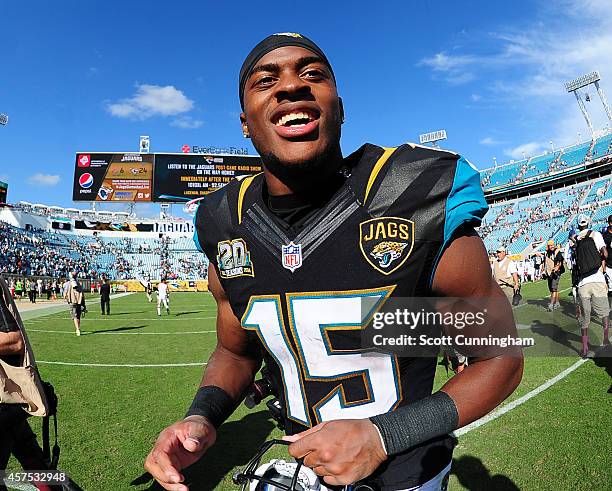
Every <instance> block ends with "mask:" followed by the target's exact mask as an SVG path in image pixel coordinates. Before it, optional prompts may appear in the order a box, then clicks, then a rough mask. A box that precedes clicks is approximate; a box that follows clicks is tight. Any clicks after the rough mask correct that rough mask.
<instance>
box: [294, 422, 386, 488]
mask: <svg viewBox="0 0 612 491" xmlns="http://www.w3.org/2000/svg"><path fill="white" fill-rule="evenodd" d="M284 439H285V440H288V441H291V442H293V443H292V444H291V445H290V446H289V454H290V455H291V456H293V457H295V458H300V457H304V465H305V466H306V467H310V468H311V469H312V470H313V471H314V472H315V473H316V474H317V475H319V476H322V477H323V480H324V481H325V482H326V483H327V484H331V485H337V486H341V485H346V484H352V483H355V482H357V481H359V480H361V479H363V478H365V477H368V476H369V475H370V474H372V473H373V472H374V471H375V470H376V469H377V468H378V466H379V465H380V464H381V463H382V462H384V461H385V460H386V458H387V455H386V453H385V451H384V449H383V446H382V442H381V439H380V435H379V434H378V430H377V429H376V427H375V426H374V424H372V422H371V421H370V420H369V419H341V420H336V421H328V422H326V423H321V424H319V425H317V426H315V427H313V428H310V429H308V430H306V431H304V432H302V433H298V434H297V435H292V436H286V437H284Z"/></svg>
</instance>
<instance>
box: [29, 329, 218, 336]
mask: <svg viewBox="0 0 612 491" xmlns="http://www.w3.org/2000/svg"><path fill="white" fill-rule="evenodd" d="M28 332H51V333H54V334H72V335H73V336H74V335H75V334H74V330H72V331H52V330H49V329H28ZM213 332H217V331H216V330H214V329H213V330H211V331H184V332H96V331H84V330H83V329H81V333H83V334H120V335H126V334H127V335H132V336H133V335H136V334H138V335H141V336H143V335H145V336H146V335H149V336H154V335H156V334H160V335H170V334H210V333H213Z"/></svg>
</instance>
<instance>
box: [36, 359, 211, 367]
mask: <svg viewBox="0 0 612 491" xmlns="http://www.w3.org/2000/svg"><path fill="white" fill-rule="evenodd" d="M36 363H40V364H42V365H68V366H72V367H103V368H107V367H125V368H157V367H198V366H200V367H201V366H204V365H206V362H204V361H198V362H195V363H152V364H142V365H139V364H134V363H125V364H119V363H72V362H67V361H44V360H36Z"/></svg>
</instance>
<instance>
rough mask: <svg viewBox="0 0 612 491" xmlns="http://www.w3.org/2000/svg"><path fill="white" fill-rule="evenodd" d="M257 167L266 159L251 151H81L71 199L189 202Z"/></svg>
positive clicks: (76, 160) (254, 170) (258, 170)
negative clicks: (189, 152)
mask: <svg viewBox="0 0 612 491" xmlns="http://www.w3.org/2000/svg"><path fill="white" fill-rule="evenodd" d="M258 172H261V159H260V158H259V157H257V156H249V155H200V154H171V153H158V154H152V153H91V152H90V153H85V152H79V153H77V154H76V159H75V172H74V183H73V188H72V199H73V201H107V202H111V201H114V202H117V201H123V202H154V203H160V202H161V203H178V202H185V201H189V200H192V199H196V198H200V197H202V196H205V195H206V194H208V193H210V192H212V191H214V190H215V189H218V188H220V187H222V186H224V185H226V184H227V183H228V182H229V181H231V180H232V179H233V178H235V177H240V176H245V175H253V174H256V173H258Z"/></svg>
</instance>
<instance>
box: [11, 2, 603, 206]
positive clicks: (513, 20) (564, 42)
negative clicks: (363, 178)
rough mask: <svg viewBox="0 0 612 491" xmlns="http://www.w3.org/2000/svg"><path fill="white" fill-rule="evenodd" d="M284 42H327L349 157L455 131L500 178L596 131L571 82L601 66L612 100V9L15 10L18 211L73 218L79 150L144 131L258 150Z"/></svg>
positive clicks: (125, 145)
mask: <svg viewBox="0 0 612 491" xmlns="http://www.w3.org/2000/svg"><path fill="white" fill-rule="evenodd" d="M551 4H554V5H551ZM284 31H294V32H301V33H303V34H305V35H307V36H309V37H311V38H312V39H313V40H315V41H316V42H317V43H318V44H319V45H320V46H321V47H322V49H323V50H324V51H325V52H326V54H327V56H328V57H329V59H330V60H331V62H332V64H333V67H334V71H335V73H336V77H337V80H338V87H339V92H340V94H341V95H342V97H343V99H344V105H345V109H346V123H345V125H344V127H343V139H342V148H343V151H344V152H345V154H348V153H350V152H352V151H353V150H355V149H356V148H358V147H359V146H360V145H361V144H362V143H363V142H366V141H368V142H372V143H377V144H381V145H385V146H393V145H397V144H400V143H402V142H405V141H417V139H418V135H419V133H422V132H426V131H432V130H437V129H441V128H445V129H446V130H447V131H448V136H449V139H448V141H447V142H445V143H444V145H443V146H445V147H446V148H450V149H452V150H455V151H457V152H459V153H461V154H462V155H464V156H465V157H466V158H468V159H469V160H471V161H472V162H473V163H474V164H475V165H476V166H477V167H480V168H484V167H489V166H491V165H492V161H493V160H492V159H493V156H496V157H497V160H498V162H500V163H501V162H505V161H507V160H509V159H510V158H521V156H522V154H523V152H526V153H527V155H530V154H533V153H537V152H541V151H543V150H545V149H549V148H550V143H549V142H550V141H551V140H552V141H553V144H554V145H555V146H560V145H562V144H569V143H572V142H574V141H576V139H577V132H578V131H580V132H581V133H582V136H583V137H584V136H586V134H587V130H586V125H585V123H584V120H583V119H582V116H581V114H580V112H579V110H578V107H577V104H576V102H575V99H574V98H573V96H571V95H570V94H567V93H565V91H564V89H563V87H562V82H564V81H566V80H568V79H571V78H574V77H575V76H578V75H581V74H582V73H585V72H588V71H591V70H596V69H597V70H600V72H601V75H602V78H603V83H602V86H603V88H604V90H606V91H607V94H608V97H611V98H612V83H610V82H609V81H610V80H612V63H611V62H610V60H612V8H610V4H609V0H567V1H557V2H546V1H515V2H491V1H476V0H473V1H470V0H466V1H460V2H454V1H444V0H438V1H436V2H433V1H428V0H427V1H420V2H416V1H398V2H377V3H375V2H359V1H353V2H332V1H329V0H327V1H324V2H319V1H310V2H294V1H290V0H285V1H283V2H275V1H268V2H261V3H253V2H239V1H234V2H209V1H197V2H196V1H192V2H180V1H177V2H161V1H148V2H144V1H124V2H118V1H116V2H108V1H106V2H100V1H83V0H81V1H79V2H76V1H58V2H47V1H33V2H19V1H17V0H13V1H6V0H5V1H4V2H3V5H2V7H1V8H0V32H1V33H2V38H1V41H0V64H1V65H0V66H1V70H0V112H5V113H7V114H8V115H9V117H10V121H9V124H8V125H7V126H5V127H0V180H4V181H8V183H9V200H10V201H12V202H16V201H18V200H26V201H33V202H42V203H46V204H58V205H61V206H71V205H72V203H71V189H72V187H71V186H72V171H73V165H74V163H73V162H74V154H75V152H76V151H79V150H89V151H136V150H137V146H138V137H139V135H143V134H144V135H150V137H151V148H152V150H153V151H156V152H174V151H176V152H178V151H180V148H181V146H182V145H183V144H185V143H187V144H190V145H194V144H195V145H202V146H207V145H215V146H248V147H249V148H250V150H253V149H252V147H251V146H250V144H249V142H248V140H244V139H243V138H242V135H241V131H240V125H239V121H238V114H239V111H240V107H239V103H238V97H237V89H236V87H237V76H238V70H239V68H240V64H241V63H242V60H243V58H244V56H245V55H246V54H247V52H248V51H249V50H250V48H251V47H252V46H254V45H255V44H256V43H257V42H258V41H259V40H260V39H262V38H263V37H265V36H266V35H268V34H270V33H273V32H284ZM591 95H594V94H593V92H592V93H591ZM592 101H593V102H591V103H590V104H589V105H588V108H589V111H590V112H591V114H592V116H593V119H594V123H595V125H596V127H598V128H602V127H603V126H604V124H605V121H606V119H605V115H604V113H603V110H602V109H601V105H600V104H599V100H598V99H597V98H596V97H592ZM155 209H156V208H155V207H152V206H150V205H149V206H147V205H143V207H142V208H141V211H142V213H144V214H147V213H153V212H154V211H155Z"/></svg>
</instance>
